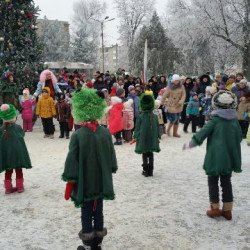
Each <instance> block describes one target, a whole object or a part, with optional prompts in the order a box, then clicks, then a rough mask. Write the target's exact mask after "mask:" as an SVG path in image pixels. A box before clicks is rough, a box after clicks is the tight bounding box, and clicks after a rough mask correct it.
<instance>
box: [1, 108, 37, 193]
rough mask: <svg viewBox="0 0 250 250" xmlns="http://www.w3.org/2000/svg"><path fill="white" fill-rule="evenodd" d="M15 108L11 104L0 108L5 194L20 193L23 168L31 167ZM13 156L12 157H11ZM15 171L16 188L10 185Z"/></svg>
mask: <svg viewBox="0 0 250 250" xmlns="http://www.w3.org/2000/svg"><path fill="white" fill-rule="evenodd" d="M16 117H17V110H16V108H15V106H14V105H12V104H3V105H2V106H1V108H0V118H1V119H2V120H3V125H2V127H0V145H1V147H0V173H2V172H3V171H5V180H4V187H5V194H10V193H13V192H15V191H17V192H18V193H21V192H23V191H24V186H23V182H24V179H23V171H22V169H23V168H32V166H31V162H30V157H29V153H28V150H27V148H26V145H25V142H24V139H23V137H24V132H23V129H22V128H21V126H19V125H17V124H16ZM13 156H14V157H13ZM14 169H15V171H16V188H14V187H13V186H12V179H11V177H12V173H13V170H14Z"/></svg>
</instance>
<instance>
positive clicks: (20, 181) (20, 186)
mask: <svg viewBox="0 0 250 250" xmlns="http://www.w3.org/2000/svg"><path fill="white" fill-rule="evenodd" d="M23 181H24V179H23V178H22V179H16V189H17V192H18V193H22V192H23V191H24V186H23Z"/></svg>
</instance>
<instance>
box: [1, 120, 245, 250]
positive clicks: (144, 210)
mask: <svg viewBox="0 0 250 250" xmlns="http://www.w3.org/2000/svg"><path fill="white" fill-rule="evenodd" d="M57 128H58V127H57ZM180 132H181V130H180ZM58 135H59V132H58V129H57V131H56V134H55V139H54V140H51V139H43V133H42V127H41V124H40V121H39V122H38V123H37V125H36V126H35V128H34V132H33V133H27V134H26V139H25V140H26V144H27V146H28V150H29V152H30V156H31V160H32V163H33V166H34V168H33V169H31V170H24V178H25V192H24V193H21V194H18V193H14V194H11V195H5V194H4V189H3V187H2V188H1V189H0V250H16V249H18V250H64V249H67V250H74V249H76V248H77V246H78V245H79V244H80V243H81V241H80V240H79V238H78V232H79V230H80V229H81V223H80V209H76V208H75V207H74V205H73V203H72V202H71V201H65V200H64V198H63V195H64V188H65V183H64V182H63V181H61V179H60V175H61V174H62V172H63V168H64V160H65V157H66V154H67V150H68V143H69V140H66V139H58ZM181 135H182V137H181V138H180V139H177V138H173V137H170V138H167V137H165V136H164V137H163V139H162V141H161V149H162V151H161V152H160V153H159V154H155V172H154V177H153V178H145V177H143V176H142V175H141V170H142V168H141V156H140V155H137V154H135V153H134V145H133V146H130V145H123V146H116V152H117V158H118V166H119V170H118V172H117V174H115V175H114V188H115V192H116V200H115V201H105V202H104V215H105V226H106V227H107V228H108V235H107V237H105V239H104V242H103V249H106V250H126V249H131V250H144V249H145V250H146V249H148V250H149V249H150V250H151V249H154V250H158V249H164V250H165V249H166V250H167V249H177V250H182V249H192V250H193V249H201V250H206V249H213V250H217V249H218V250H221V249H223V250H229V249H232V250H236V249H241V250H250V195H249V193H250V150H249V148H247V145H246V141H245V140H244V141H243V142H242V162H243V164H242V168H243V172H242V173H241V174H233V178H232V182H233V190H234V196H235V206H234V210H233V220H232V221H226V220H224V219H222V218H220V219H210V218H208V217H207V216H206V215H205V212H206V210H207V209H208V208H209V202H208V188H207V178H206V176H205V174H204V172H203V170H202V163H203V159H204V155H205V144H204V145H202V146H201V147H198V148H195V149H193V150H190V151H186V152H182V145H183V143H184V142H188V141H189V139H190V138H191V133H189V134H187V135H186V134H182V133H181ZM218 150H219V149H218ZM13 157H14V156H13ZM3 179H4V174H1V176H0V182H1V183H3ZM1 186H2V185H1Z"/></svg>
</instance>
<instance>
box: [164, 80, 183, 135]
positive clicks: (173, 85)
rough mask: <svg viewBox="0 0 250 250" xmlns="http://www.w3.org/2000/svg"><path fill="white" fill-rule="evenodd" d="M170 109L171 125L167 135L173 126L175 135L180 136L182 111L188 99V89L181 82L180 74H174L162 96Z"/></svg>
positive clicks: (169, 118)
mask: <svg viewBox="0 0 250 250" xmlns="http://www.w3.org/2000/svg"><path fill="white" fill-rule="evenodd" d="M167 98H168V101H167V109H168V120H169V125H168V129H167V135H168V136H170V130H171V128H172V127H173V136H174V137H180V135H179V134H178V133H177V131H178V127H179V119H180V113H181V112H182V110H183V104H184V102H185V100H186V91H185V88H184V86H183V85H182V83H181V79H180V76H179V75H173V77H172V80H171V81H169V83H168V86H167V88H166V91H165V93H164V94H163V96H162V99H161V104H162V105H164V104H165V101H166V99H167Z"/></svg>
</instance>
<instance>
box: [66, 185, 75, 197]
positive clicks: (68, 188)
mask: <svg viewBox="0 0 250 250" xmlns="http://www.w3.org/2000/svg"><path fill="white" fill-rule="evenodd" d="M74 187H75V183H74V182H67V184H66V188H65V193H64V199H65V200H68V199H69V198H70V196H71V193H72V191H73V190H74Z"/></svg>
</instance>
